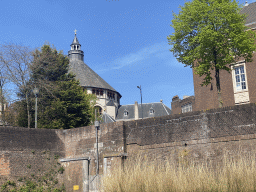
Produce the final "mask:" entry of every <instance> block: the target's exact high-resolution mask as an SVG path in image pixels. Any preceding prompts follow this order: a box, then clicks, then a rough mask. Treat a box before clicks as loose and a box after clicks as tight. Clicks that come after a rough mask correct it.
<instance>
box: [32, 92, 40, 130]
mask: <svg viewBox="0 0 256 192" xmlns="http://www.w3.org/2000/svg"><path fill="white" fill-rule="evenodd" d="M33 93H34V94H35V97H36V107H35V128H37V96H38V93H39V89H38V88H34V90H33Z"/></svg>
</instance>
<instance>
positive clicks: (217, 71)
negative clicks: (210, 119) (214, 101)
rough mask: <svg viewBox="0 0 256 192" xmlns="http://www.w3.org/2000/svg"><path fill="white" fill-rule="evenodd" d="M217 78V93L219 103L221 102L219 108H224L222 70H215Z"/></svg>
mask: <svg viewBox="0 0 256 192" xmlns="http://www.w3.org/2000/svg"><path fill="white" fill-rule="evenodd" d="M215 78H216V86H217V92H218V102H219V108H221V107H222V106H223V101H222V98H221V90H220V70H219V69H216V68H215Z"/></svg>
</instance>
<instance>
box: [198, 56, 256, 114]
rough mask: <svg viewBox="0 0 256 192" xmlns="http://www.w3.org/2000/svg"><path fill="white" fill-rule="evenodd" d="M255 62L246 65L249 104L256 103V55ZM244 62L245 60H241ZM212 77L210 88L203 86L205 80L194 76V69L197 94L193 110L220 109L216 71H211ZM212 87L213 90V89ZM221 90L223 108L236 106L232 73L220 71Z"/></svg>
mask: <svg viewBox="0 0 256 192" xmlns="http://www.w3.org/2000/svg"><path fill="white" fill-rule="evenodd" d="M252 59H253V62H248V63H245V67H246V77H247V82H246V85H247V86H248V91H249V100H250V101H249V102H250V103H255V102H256V76H255V74H256V67H255V64H256V54H254V55H253V57H252ZM241 60H243V58H241ZM211 77H212V78H213V79H212V81H211V83H212V84H209V85H208V86H203V87H202V86H201V85H200V84H201V83H202V82H203V78H204V76H202V77H199V75H196V74H194V69H193V80H194V92H195V108H193V110H195V111H198V110H206V109H214V108H218V105H219V104H218V94H217V87H216V79H215V71H214V70H211ZM211 87H212V89H211ZM220 88H221V96H222V100H223V107H226V106H233V105H235V99H234V89H233V82H232V72H230V73H228V72H227V71H225V70H220Z"/></svg>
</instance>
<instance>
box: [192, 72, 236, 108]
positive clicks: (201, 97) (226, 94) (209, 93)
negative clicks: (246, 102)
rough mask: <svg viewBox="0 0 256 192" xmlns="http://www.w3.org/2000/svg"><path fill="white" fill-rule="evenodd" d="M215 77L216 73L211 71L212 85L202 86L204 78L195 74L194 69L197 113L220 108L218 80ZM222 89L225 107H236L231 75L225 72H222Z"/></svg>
mask: <svg viewBox="0 0 256 192" xmlns="http://www.w3.org/2000/svg"><path fill="white" fill-rule="evenodd" d="M214 76H215V72H214V71H211V77H212V78H213V79H212V81H211V83H212V84H209V85H208V86H201V85H200V84H202V82H203V78H204V76H201V77H199V75H196V74H194V69H193V80H194V92H195V108H194V109H195V111H198V110H206V109H214V108H218V107H219V103H218V94H217V87H216V79H215V77H214ZM211 86H212V89H211ZM220 88H221V96H222V100H223V107H226V106H233V105H235V100H234V91H233V83H232V74H231V73H228V72H227V71H224V70H221V71H220ZM194 109H193V111H194Z"/></svg>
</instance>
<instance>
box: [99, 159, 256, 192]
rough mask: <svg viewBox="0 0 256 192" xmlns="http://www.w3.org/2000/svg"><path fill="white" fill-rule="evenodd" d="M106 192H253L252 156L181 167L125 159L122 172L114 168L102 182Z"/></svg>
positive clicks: (255, 182) (255, 180)
mask: <svg viewBox="0 0 256 192" xmlns="http://www.w3.org/2000/svg"><path fill="white" fill-rule="evenodd" d="M103 190H104V191H107V192H142V191H143V192H158V191H159V192H160V191H161V192H169V191H170V192H172V191H175V192H176V191H177V192H180V191H184V192H190V191H196V192H207V191H211V192H215V191H216V192H217V191H223V192H225V191H256V167H255V155H253V156H252V155H247V156H244V155H243V156H242V155H241V156H240V157H238V158H231V157H229V156H227V155H225V156H223V158H222V161H221V163H219V164H216V162H215V164H213V163H211V162H207V161H203V162H201V163H195V162H193V161H190V162H186V163H182V161H178V162H175V161H172V160H167V161H165V162H164V163H159V162H156V161H149V160H148V159H147V158H145V157H142V155H138V156H137V157H136V158H135V159H128V160H126V162H125V165H124V168H122V167H116V168H114V169H112V170H111V174H109V175H107V176H105V177H104V178H103Z"/></svg>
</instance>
